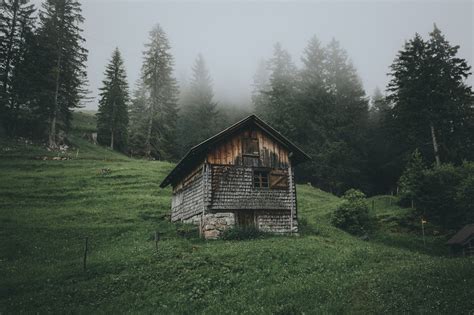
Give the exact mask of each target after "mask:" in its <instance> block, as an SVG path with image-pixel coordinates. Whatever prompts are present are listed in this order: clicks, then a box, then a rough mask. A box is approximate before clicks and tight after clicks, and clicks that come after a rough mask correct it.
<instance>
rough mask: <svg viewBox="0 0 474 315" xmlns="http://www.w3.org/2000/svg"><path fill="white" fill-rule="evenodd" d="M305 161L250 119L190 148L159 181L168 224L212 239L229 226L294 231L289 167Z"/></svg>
mask: <svg viewBox="0 0 474 315" xmlns="http://www.w3.org/2000/svg"><path fill="white" fill-rule="evenodd" d="M308 159H309V157H308V155H306V154H305V153H304V152H303V151H302V150H301V149H299V148H298V147H297V146H296V145H294V144H293V143H291V142H290V141H289V140H288V139H287V138H285V137H284V136H282V135H281V134H280V133H279V132H278V131H276V130H275V129H273V128H272V127H270V126H269V125H268V124H266V123H265V122H264V121H262V120H261V119H260V118H258V117H257V116H255V115H251V116H249V117H247V118H245V119H243V120H241V121H239V122H237V123H236V124H234V125H232V126H230V127H229V128H227V129H225V130H223V131H222V132H220V133H218V134H216V135H215V136H213V137H211V138H209V139H207V140H206V141H204V142H202V143H200V144H198V145H196V146H195V147H193V148H192V149H191V150H189V152H188V153H187V154H186V155H185V156H184V158H183V159H182V160H181V161H180V162H179V163H178V164H177V165H176V167H175V168H174V169H173V170H172V171H171V172H170V173H169V174H168V176H167V177H166V178H165V179H164V180H163V182H162V183H161V185H160V187H162V188H164V187H166V186H168V185H171V186H172V187H173V197H172V202H171V221H172V222H176V221H182V222H186V223H194V224H197V225H199V227H200V232H201V233H202V235H203V236H204V237H205V238H207V239H209V238H218V237H219V236H220V235H221V233H222V232H223V231H224V230H225V229H227V228H229V227H232V226H235V225H237V226H243V227H248V226H252V227H256V228H258V229H259V230H262V231H266V232H273V233H295V232H297V231H298V221H297V202H296V188H295V182H294V171H293V168H294V166H295V165H297V164H299V163H302V162H304V161H306V160H308Z"/></svg>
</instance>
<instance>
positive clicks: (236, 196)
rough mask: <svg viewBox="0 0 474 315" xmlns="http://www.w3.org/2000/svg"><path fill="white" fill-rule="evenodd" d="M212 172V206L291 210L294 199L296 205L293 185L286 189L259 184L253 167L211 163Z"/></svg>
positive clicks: (225, 208) (214, 208)
mask: <svg viewBox="0 0 474 315" xmlns="http://www.w3.org/2000/svg"><path fill="white" fill-rule="evenodd" d="M282 171H283V172H284V171H286V172H288V169H286V170H285V169H283V170H282ZM211 174H212V177H211V178H212V180H211V203H210V206H209V209H210V210H243V209H249V210H251V209H255V210H258V209H262V210H291V207H292V203H293V206H294V208H293V209H296V204H295V198H294V194H295V187H294V185H293V187H290V185H288V188H287V189H271V188H256V187H254V185H253V168H252V167H245V166H226V165H211ZM288 175H289V176H293V174H288ZM288 182H290V181H288ZM293 182H294V181H293ZM295 212H296V211H295Z"/></svg>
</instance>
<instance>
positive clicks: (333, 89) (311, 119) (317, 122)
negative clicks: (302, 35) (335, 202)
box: [292, 37, 368, 193]
mask: <svg viewBox="0 0 474 315" xmlns="http://www.w3.org/2000/svg"><path fill="white" fill-rule="evenodd" d="M302 61H303V68H302V70H301V71H300V79H299V82H298V101H297V104H298V105H296V106H293V107H292V109H293V113H294V116H295V117H298V118H297V120H296V123H295V126H297V127H298V128H295V130H297V132H296V135H295V136H294V138H295V139H297V142H298V143H299V144H300V145H302V147H303V148H304V149H305V150H306V151H307V152H308V153H309V154H310V155H311V157H312V158H313V159H312V161H311V162H310V163H306V165H302V166H301V167H300V168H299V169H298V170H297V172H298V174H300V175H302V177H303V178H304V179H305V180H308V181H311V182H312V183H314V184H316V185H317V186H319V187H321V188H323V189H326V190H330V191H332V192H334V193H342V192H344V191H345V190H347V189H348V188H350V187H358V188H362V189H364V190H367V185H368V179H367V178H366V176H367V171H366V168H367V156H366V143H365V139H366V128H367V119H368V102H367V99H366V98H365V92H364V90H363V88H362V84H361V82H360V79H359V77H358V76H357V72H356V70H355V69H354V67H353V66H352V64H351V62H350V61H349V59H348V57H347V53H346V52H345V51H344V50H343V49H342V48H341V47H340V46H339V43H338V42H337V41H335V40H333V41H331V42H330V43H329V44H328V45H327V46H326V47H322V46H321V43H320V42H319V40H318V39H317V38H316V37H313V38H312V39H311V40H310V41H309V43H308V46H307V47H306V49H305V51H304V54H303V58H302Z"/></svg>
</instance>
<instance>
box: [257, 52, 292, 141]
mask: <svg viewBox="0 0 474 315" xmlns="http://www.w3.org/2000/svg"><path fill="white" fill-rule="evenodd" d="M269 70H270V80H269V81H270V88H269V90H268V92H265V95H266V97H267V100H268V101H267V104H266V106H264V107H262V108H261V109H259V111H257V114H258V115H260V116H261V117H262V118H264V119H266V120H267V121H269V122H270V123H271V124H272V125H273V126H274V127H275V128H276V129H278V130H280V131H281V132H282V133H284V134H285V135H286V136H289V137H291V136H292V135H293V134H294V132H295V130H296V125H295V121H294V119H292V117H294V116H293V108H294V107H295V105H296V92H297V84H296V79H297V69H296V66H295V65H294V63H293V61H292V60H291V56H290V54H289V53H288V52H287V51H286V50H284V49H283V48H282V46H281V44H280V43H277V44H276V45H275V47H274V50H273V57H272V58H271V59H270V61H269Z"/></svg>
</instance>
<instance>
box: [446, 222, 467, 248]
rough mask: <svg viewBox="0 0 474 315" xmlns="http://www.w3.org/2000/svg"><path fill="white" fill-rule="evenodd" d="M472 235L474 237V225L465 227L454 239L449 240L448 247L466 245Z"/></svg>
mask: <svg viewBox="0 0 474 315" xmlns="http://www.w3.org/2000/svg"><path fill="white" fill-rule="evenodd" d="M472 235H474V224H468V225H466V226H465V227H463V228H462V229H461V230H460V231H459V232H457V233H456V234H454V236H453V237H451V238H450V239H449V241H448V242H447V243H446V244H448V245H458V244H459V245H462V244H464V243H465V242H466V241H467V240H468V239H469V238H470V237H471V236H472Z"/></svg>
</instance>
